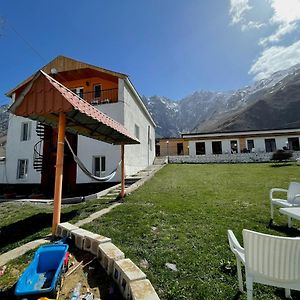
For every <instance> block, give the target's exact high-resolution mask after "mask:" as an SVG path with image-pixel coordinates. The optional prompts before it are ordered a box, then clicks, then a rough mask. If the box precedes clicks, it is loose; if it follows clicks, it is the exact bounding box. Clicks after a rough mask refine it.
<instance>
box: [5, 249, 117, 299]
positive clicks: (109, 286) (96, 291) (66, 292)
mask: <svg viewBox="0 0 300 300" xmlns="http://www.w3.org/2000/svg"><path fill="white" fill-rule="evenodd" d="M69 250H70V253H71V255H70V257H69V268H68V270H67V271H66V272H65V274H64V276H63V279H62V284H61V287H60V289H59V292H58V296H57V299H59V300H70V299H71V297H72V293H73V291H74V288H75V287H76V286H77V285H78V283H79V284H80V287H81V288H80V295H85V294H86V293H88V292H90V293H92V294H93V295H94V298H95V299H101V300H121V299H123V297H122V295H121V293H120V292H119V289H118V287H117V286H116V284H115V283H114V282H113V280H112V278H111V277H110V276H108V275H107V274H106V271H105V270H104V269H103V268H102V267H101V265H100V263H99V261H98V260H97V258H95V256H94V255H92V254H90V253H88V252H85V251H80V250H78V249H77V248H74V247H70V248H69ZM7 271H9V270H7ZM11 271H12V272H13V273H15V272H16V270H15V269H13V268H12V269H11ZM70 272H71V274H70V275H68V273H70ZM14 290H15V285H14V286H12V287H10V288H9V289H6V290H5V291H3V290H2V291H1V290H0V299H1V300H8V299H10V300H12V299H17V298H16V297H15V296H14ZM43 296H44V297H48V298H49V299H51V300H52V299H53V295H39V296H35V297H27V296H26V297H24V298H26V299H28V300H37V299H39V297H43Z"/></svg>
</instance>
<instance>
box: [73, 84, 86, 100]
mask: <svg viewBox="0 0 300 300" xmlns="http://www.w3.org/2000/svg"><path fill="white" fill-rule="evenodd" d="M71 91H72V92H73V93H75V94H76V95H77V96H79V97H80V98H82V99H83V87H78V88H74V89H71Z"/></svg>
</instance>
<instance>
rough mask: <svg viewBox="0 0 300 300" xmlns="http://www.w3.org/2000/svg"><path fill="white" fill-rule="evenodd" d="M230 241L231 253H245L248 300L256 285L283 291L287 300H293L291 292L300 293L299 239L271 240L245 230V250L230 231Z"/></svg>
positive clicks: (277, 238)
mask: <svg viewBox="0 0 300 300" xmlns="http://www.w3.org/2000/svg"><path fill="white" fill-rule="evenodd" d="M228 238H229V244H231V243H233V248H232V249H239V252H241V253H244V257H245V260H244V261H245V263H244V264H245V271H246V287H247V300H252V299H253V283H254V282H257V283H262V284H267V285H271V286H276V287H281V288H284V289H285V296H286V297H290V293H291V291H290V290H291V289H293V290H298V291H299V290H300V238H288V237H279V236H272V235H268V234H263V233H259V232H254V231H250V230H246V229H244V230H243V240H244V249H243V248H242V247H241V246H240V245H239V243H238V241H237V240H236V238H235V236H234V234H233V233H232V231H231V230H228ZM235 241H236V242H235ZM231 247H232V246H231V245H230V248H231ZM233 252H234V251H233ZM234 254H235V255H236V253H235V252H234ZM236 256H237V255H236ZM238 276H239V275H238ZM239 285H241V283H240V278H239ZM240 290H241V289H240Z"/></svg>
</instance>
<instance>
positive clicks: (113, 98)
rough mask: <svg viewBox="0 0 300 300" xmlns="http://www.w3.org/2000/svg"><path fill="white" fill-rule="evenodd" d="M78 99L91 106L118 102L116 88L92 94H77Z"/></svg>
mask: <svg viewBox="0 0 300 300" xmlns="http://www.w3.org/2000/svg"><path fill="white" fill-rule="evenodd" d="M78 96H79V97H81V98H83V99H84V100H85V101H87V102H89V103H91V104H92V105H99V104H106V103H111V102H117V101H118V88H115V89H108V90H100V91H93V92H83V93H79V94H78Z"/></svg>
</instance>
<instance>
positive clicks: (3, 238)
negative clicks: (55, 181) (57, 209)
mask: <svg viewBox="0 0 300 300" xmlns="http://www.w3.org/2000/svg"><path fill="white" fill-rule="evenodd" d="M76 214H77V211H76V210H73V211H70V212H67V213H62V215H61V221H62V222H66V221H68V220H70V219H72V218H74V217H75V216H76ZM51 224H52V213H38V214H36V215H33V216H30V217H28V218H26V219H23V220H20V221H17V222H15V223H12V224H9V225H7V226H3V227H1V228H0V251H1V248H3V247H5V246H7V245H9V244H12V243H15V242H18V241H20V240H22V239H24V238H26V237H28V236H30V235H32V234H34V233H37V232H39V231H41V230H43V229H45V228H47V227H51Z"/></svg>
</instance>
